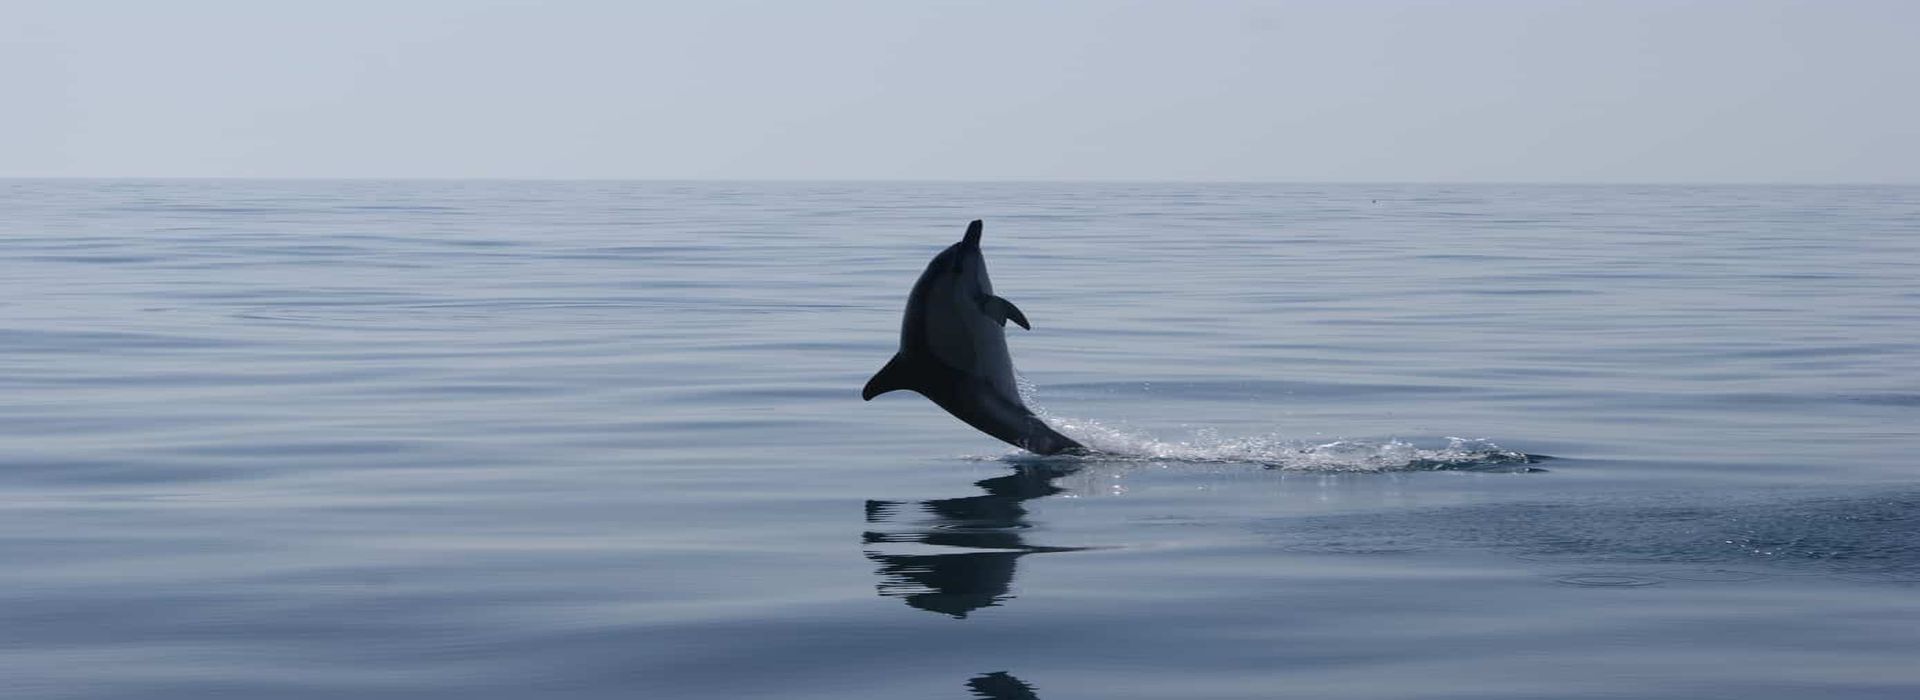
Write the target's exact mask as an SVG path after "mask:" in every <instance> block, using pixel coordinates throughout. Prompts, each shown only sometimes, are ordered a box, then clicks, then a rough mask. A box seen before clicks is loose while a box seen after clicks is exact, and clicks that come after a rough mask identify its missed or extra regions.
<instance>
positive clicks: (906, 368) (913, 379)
mask: <svg viewBox="0 0 1920 700" xmlns="http://www.w3.org/2000/svg"><path fill="white" fill-rule="evenodd" d="M918 365H919V363H918V362H915V361H914V360H913V358H912V357H909V356H908V355H907V354H906V353H904V352H903V353H897V354H895V355H894V356H893V359H891V360H888V361H887V366H885V367H881V368H880V371H879V372H876V373H874V375H873V378H872V379H869V380H867V387H866V388H865V389H861V390H860V398H861V399H862V400H865V401H872V400H873V397H875V396H879V395H881V394H884V393H887V392H889V391H898V390H900V389H913V390H918V389H919V388H920V386H921V384H922V382H921V381H920V373H919V371H918Z"/></svg>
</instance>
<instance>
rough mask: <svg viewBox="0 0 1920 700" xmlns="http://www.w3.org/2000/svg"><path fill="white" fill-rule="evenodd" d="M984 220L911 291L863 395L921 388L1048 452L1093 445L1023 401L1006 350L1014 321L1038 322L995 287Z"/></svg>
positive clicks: (983, 426) (1001, 434) (977, 422)
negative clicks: (983, 250) (983, 244)
mask: <svg viewBox="0 0 1920 700" xmlns="http://www.w3.org/2000/svg"><path fill="white" fill-rule="evenodd" d="M980 228H981V223H980V221H979V220H978V219H975V220H974V221H973V223H970V224H967V235H966V236H965V237H964V238H961V239H960V242H959V243H955V244H953V245H950V246H947V249H946V250H943V251H940V254H939V255H935V256H933V262H930V263H927V269H926V271H925V272H922V273H920V279H919V281H917V282H914V283H913V291H912V292H910V293H908V294H907V313H906V318H905V319H903V320H902V321H901V322H900V351H899V352H897V353H895V354H894V356H893V360H892V361H889V362H888V363H887V366H885V367H882V368H880V372H879V373H878V374H875V375H873V379H870V380H868V381H867V386H866V388H865V389H863V390H861V392H860V398H862V399H865V400H867V401H872V400H873V397H875V396H879V395H881V394H884V393H887V392H889V391H895V390H899V389H906V390H909V391H915V392H919V393H920V395H921V396H925V397H927V398H929V399H932V400H933V403H934V404H936V405H938V406H939V407H941V408H944V409H946V410H947V412H948V413H951V414H953V417H955V418H959V419H960V420H961V421H963V422H965V423H966V424H967V425H971V426H973V427H975V428H978V429H980V431H981V432H983V433H986V434H988V435H992V436H994V437H996V438H999V439H1001V440H1003V441H1005V442H1007V443H1008V444H1011V445H1013V446H1014V447H1018V448H1020V449H1023V450H1027V451H1029V452H1034V453H1036V454H1043V455H1054V454H1062V453H1073V454H1084V453H1085V452H1086V451H1087V448H1086V447H1084V446H1082V445H1081V444H1080V443H1078V442H1074V441H1073V438H1069V437H1067V436H1065V435H1061V434H1060V433H1058V432H1054V430H1053V428H1050V427H1048V426H1047V424H1046V422H1045V421H1042V420H1040V418H1039V416H1035V415H1033V411H1032V410H1029V409H1028V408H1027V406H1026V404H1024V403H1021V402H1020V392H1019V389H1018V388H1017V387H1016V385H1015V384H1014V380H1013V357H1012V356H1011V355H1009V354H1008V353H1007V334H1006V330H1005V328H1004V327H1005V326H1006V325H1007V321H1009V320H1011V321H1013V322H1014V323H1017V324H1020V327H1021V328H1025V329H1027V330H1033V326H1032V325H1029V324H1028V323H1027V316H1026V314H1023V313H1020V309H1019V307H1016V306H1014V305H1013V302H1010V301H1007V300H1005V299H1002V298H1000V297H997V296H994V295H993V282H992V281H990V280H988V279H987V259H986V258H985V257H983V256H982V255H981V254H980Z"/></svg>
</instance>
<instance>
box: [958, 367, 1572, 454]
mask: <svg viewBox="0 0 1920 700" xmlns="http://www.w3.org/2000/svg"><path fill="white" fill-rule="evenodd" d="M1018 379H1019V386H1020V398H1021V400H1022V401H1024V402H1025V403H1026V404H1027V406H1028V407H1029V408H1031V409H1032V410H1033V411H1034V415H1037V416H1039V417H1040V418H1041V420H1044V421H1046V422H1047V424H1048V425H1051V426H1053V428H1054V429H1055V430H1058V431H1060V432H1061V433H1064V434H1066V435H1068V436H1070V437H1072V438H1073V439H1075V440H1079V441H1080V442H1081V444H1084V445H1086V446H1087V447H1088V448H1089V449H1091V450H1092V451H1093V453H1092V454H1089V455H1079V456H1055V457H1039V456H1036V455H1033V454H1031V453H1028V452H1018V451H1016V452H1010V453H1007V454H1004V455H1000V456H997V457H993V458H992V459H999V460H1003V461H1015V462H1022V463H1027V462H1036V461H1045V462H1060V461H1099V462H1116V461H1119V462H1189V463H1199V464H1258V465H1261V466H1264V467H1266V468H1268V469H1285V470H1292V471H1315V472H1399V471H1477V472H1499V473H1524V472H1539V471H1546V470H1544V469H1540V468H1538V467H1535V466H1533V465H1534V464H1536V463H1539V462H1541V461H1545V460H1547V459H1550V458H1549V457H1546V456H1544V455H1530V454H1527V453H1525V452H1520V451H1517V450H1510V449H1507V448H1505V447H1501V446H1499V445H1497V444H1494V443H1493V442H1492V441H1489V440H1485V439H1478V438H1459V437H1448V438H1445V444H1431V445H1425V446H1423V445H1419V444H1415V443H1412V442H1406V441H1403V440H1400V439H1397V438H1395V439H1387V440H1364V439H1341V440H1332V441H1325V442H1321V441H1310V440H1300V439H1289V438H1284V437H1281V436H1278V435H1256V436H1251V437H1224V436H1221V435H1220V434H1219V432H1218V431H1214V430H1201V431H1198V432H1196V433H1195V434H1194V436H1193V437H1192V438H1190V439H1187V440H1178V441H1168V440H1162V439H1159V438H1156V437H1154V436H1152V435H1148V434H1146V433H1143V432H1138V431H1133V430H1126V429H1121V428H1116V427H1112V426H1108V425H1105V424H1102V423H1100V422H1099V421H1093V420H1084V419H1078V418H1062V417H1059V416H1055V415H1052V414H1050V413H1049V412H1047V410H1046V409H1045V408H1043V407H1041V406H1040V404H1039V402H1037V401H1035V400H1034V394H1035V390H1034V386H1033V384H1031V383H1029V382H1028V381H1027V380H1026V378H1025V377H1019V378H1018Z"/></svg>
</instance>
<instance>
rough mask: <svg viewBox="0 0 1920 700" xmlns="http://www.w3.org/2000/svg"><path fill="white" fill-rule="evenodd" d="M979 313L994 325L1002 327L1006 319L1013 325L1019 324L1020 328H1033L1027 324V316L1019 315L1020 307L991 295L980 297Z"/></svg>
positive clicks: (1005, 323)
mask: <svg viewBox="0 0 1920 700" xmlns="http://www.w3.org/2000/svg"><path fill="white" fill-rule="evenodd" d="M980 311H981V312H982V313H985V314H986V315H987V318H990V319H993V322H994V323H998V324H1000V325H1002V326H1004V325H1007V320H1008V319H1012V320H1013V322H1014V323H1017V324H1020V327H1021V328H1025V329H1027V330H1033V326H1031V325H1028V323H1027V315H1026V314H1023V313H1020V307H1018V306H1014V305H1013V302H1011V301H1007V300H1005V299H1002V298H1000V297H997V296H994V295H992V294H987V295H985V296H982V297H980Z"/></svg>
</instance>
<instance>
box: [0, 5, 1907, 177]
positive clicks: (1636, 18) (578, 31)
mask: <svg viewBox="0 0 1920 700" xmlns="http://www.w3.org/2000/svg"><path fill="white" fill-rule="evenodd" d="M0 176H238V177H251V176H268V177H538V178H602V177H612V178H700V179H707V178H778V179H894V178H915V179H1002V178H1014V179H1146V180H1316V181H1367V180H1388V181H1489V180H1491V181H1612V182H1620V181H1653V182H1689V181H1718V182H1753V181H1763V182H1836V181H1838V182H1920V2H1912V1H1889V2H1864V1H1862V2H1847V1H1836V0H1825V1H1814V2H1794V3H1788V2H1767V1H1761V0H1753V1H1749V2H1736V1H1720V2H1679V1H1673V0H1660V1H1649V2H1633V1H1628V0H1618V1H1614V2H1554V1H1547V0H1534V1H1522V0H1511V1H1507V2H1494V1H1491V0H1489V1H1485V2H1452V3H1440V2H1386V1H1380V2H1367V1H1363V0H1347V1H1343V2H1335V1H1326V2H1228V1H1211V2H1210V1H1207V0H1188V1H1183V2H1122V1H1118V0H1110V1H1099V2H1065V1H1062V2H1014V1H1006V2H911V1H907V0H891V1H876V2H838V1H810V2H803V1H798V0H795V1H786V2H713V1H708V0H703V1H699V2H695V1H693V0H687V1H684V2H640V1H632V2H619V1H613V0H609V1H605V2H596V1H589V0H578V1H574V2H485V1H479V0H413V1H408V0H391V1H383V2H361V1H357V0H356V1H341V0H328V1H325V2H297V3H296V2H255V1H233V2H211V1H202V0H168V1H166V2H160V1H147V0H139V1H123V2H114V1H109V0H63V1H60V2H42V1H39V0H27V1H24V2H22V1H19V0H0Z"/></svg>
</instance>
